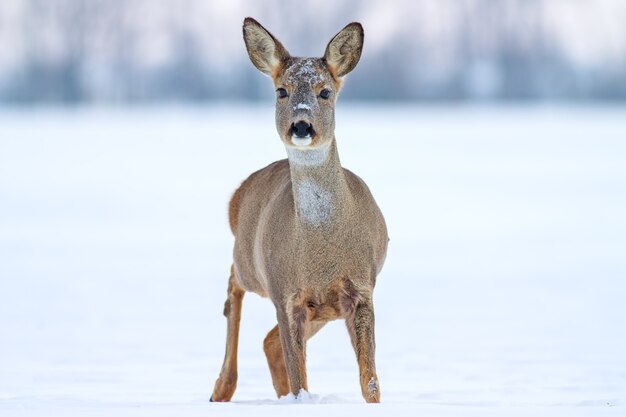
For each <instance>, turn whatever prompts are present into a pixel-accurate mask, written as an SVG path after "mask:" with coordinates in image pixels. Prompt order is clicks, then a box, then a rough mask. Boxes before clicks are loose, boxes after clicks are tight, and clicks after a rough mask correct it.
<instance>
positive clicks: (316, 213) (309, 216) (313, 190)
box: [295, 180, 332, 226]
mask: <svg viewBox="0 0 626 417" xmlns="http://www.w3.org/2000/svg"><path fill="white" fill-rule="evenodd" d="M295 188H296V189H295V192H296V201H295V203H296V210H297V212H298V215H299V216H301V217H302V218H303V219H304V220H305V221H306V222H307V223H309V224H311V225H315V226H317V225H320V224H323V223H326V221H328V219H329V218H330V212H331V210H332V204H331V194H330V192H328V190H326V189H324V188H323V187H321V186H320V185H319V184H317V183H316V182H314V181H311V180H304V181H302V182H300V183H298V184H296V187H295Z"/></svg>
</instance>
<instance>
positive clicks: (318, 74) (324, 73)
mask: <svg viewBox="0 0 626 417" xmlns="http://www.w3.org/2000/svg"><path fill="white" fill-rule="evenodd" d="M285 75H286V77H287V81H288V82H289V83H290V84H298V83H303V82H305V83H307V84H309V85H311V86H314V85H316V84H320V83H323V82H329V81H330V74H329V73H328V69H326V67H325V65H324V64H323V63H322V62H321V59H320V58H304V59H298V60H296V61H295V62H294V63H293V64H291V65H290V66H289V67H287V69H286V70H285Z"/></svg>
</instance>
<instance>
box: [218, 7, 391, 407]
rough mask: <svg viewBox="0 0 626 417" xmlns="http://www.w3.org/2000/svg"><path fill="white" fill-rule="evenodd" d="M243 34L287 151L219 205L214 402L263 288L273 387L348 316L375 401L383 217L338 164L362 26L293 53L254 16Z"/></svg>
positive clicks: (295, 377)
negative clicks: (340, 111) (342, 92)
mask: <svg viewBox="0 0 626 417" xmlns="http://www.w3.org/2000/svg"><path fill="white" fill-rule="evenodd" d="M243 38H244V41H245V44H246V48H247V50H248V55H249V56H250V59H251V60H252V63H253V64H254V66H255V67H256V68H257V69H259V70H260V71H261V72H262V73H264V74H265V75H268V76H270V77H271V78H272V81H273V82H274V87H275V89H276V127H277V129H278V134H279V136H280V138H281V139H282V141H283V143H284V145H285V147H286V148H287V155H288V159H283V160H281V161H277V162H274V163H273V164H270V165H268V166H267V167H265V168H263V169H261V170H259V171H257V172H255V173H253V174H252V175H250V176H249V177H248V178H247V179H246V180H245V181H244V182H243V183H242V184H241V186H240V187H239V188H238V189H237V190H236V191H235V193H234V195H233V196H232V198H231V200H230V204H229V221H230V227H231V229H232V232H233V234H234V235H235V247H234V251H233V256H234V261H233V266H232V268H231V274H230V279H229V281H228V298H227V299H226V303H225V305H224V315H225V316H226V319H227V338H226V355H225V358H224V364H223V365H222V369H221V372H220V375H219V377H218V379H217V381H216V382H215V388H214V389H213V395H212V396H211V400H212V401H229V400H230V399H231V397H232V396H233V394H234V392H235V388H236V384H237V342H238V337H239V336H238V334H239V320H240V317H241V303H242V299H243V295H244V293H245V292H246V291H252V292H255V293H257V294H259V295H261V296H263V297H269V298H270V300H271V301H272V302H273V303H274V306H275V307H276V317H277V319H278V325H277V326H276V327H274V328H273V329H272V330H270V332H269V333H268V335H267V337H266V338H265V341H264V343H263V347H264V351H265V355H266V356H267V362H268V364H269V368H270V373H271V375H272V382H273V384H274V388H275V390H276V394H277V395H278V396H279V397H280V396H283V395H287V394H288V393H289V392H291V393H293V394H294V395H299V394H300V392H301V390H305V391H306V390H308V387H307V376H306V367H305V355H306V354H305V351H306V341H307V340H308V339H309V338H310V337H311V336H313V335H314V334H315V333H316V332H317V331H319V330H320V329H321V328H322V327H323V326H324V324H325V323H326V322H328V321H330V320H334V319H338V318H343V319H345V321H346V325H347V328H348V332H349V334H350V338H351V341H352V345H353V347H354V350H355V352H356V356H357V361H358V364H359V374H360V383H361V392H362V394H363V397H364V398H365V400H366V401H367V402H379V401H380V387H379V383H378V377H377V375H376V366H375V362H374V349H375V342H374V307H373V302H372V293H373V290H374V284H375V283H376V276H377V275H378V273H379V272H380V270H381V268H382V266H383V262H384V260H385V255H386V251H387V242H388V240H389V239H388V237H387V228H386V226H385V220H384V218H383V215H382V213H381V212H380V210H379V208H378V206H377V205H376V202H375V201H374V198H373V197H372V195H371V194H370V191H369V189H368V187H367V185H365V183H364V182H363V180H361V179H360V178H359V177H357V176H356V175H355V174H353V173H352V172H350V171H348V170H347V169H345V168H342V167H341V164H340V162H339V155H338V153H337V144H336V141H335V134H334V129H335V102H336V99H337V95H338V93H339V89H340V88H341V84H342V80H343V77H344V76H345V75H346V74H348V73H349V72H350V71H352V70H353V69H354V67H355V66H356V64H357V63H358V62H359V58H360V56H361V50H362V47H363V28H362V27H361V25H360V24H359V23H350V24H349V25H347V26H346V27H345V28H344V29H343V30H341V31H340V32H339V33H338V34H337V35H336V36H335V37H334V38H333V39H332V40H331V41H330V43H329V44H328V46H327V47H326V52H325V53H324V57H323V58H296V57H292V56H291V55H289V52H287V50H286V49H285V48H284V47H283V45H282V44H281V43H280V42H279V41H278V40H277V39H276V38H275V37H274V36H272V34H271V33H269V32H268V31H267V30H266V29H265V28H264V27H263V26H261V25H260V24H259V23H258V22H257V21H256V20H254V19H252V18H246V19H245V20H244V23H243Z"/></svg>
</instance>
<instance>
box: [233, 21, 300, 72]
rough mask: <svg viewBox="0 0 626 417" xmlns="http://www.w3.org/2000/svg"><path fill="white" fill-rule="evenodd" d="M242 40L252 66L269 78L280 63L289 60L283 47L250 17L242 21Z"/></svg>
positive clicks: (287, 53)
mask: <svg viewBox="0 0 626 417" xmlns="http://www.w3.org/2000/svg"><path fill="white" fill-rule="evenodd" d="M243 40H244V42H245V43H246V49H247V50H248V56H249V57H250V60H251V61H252V63H253V64H254V66H255V67H257V68H258V70H259V71H261V72H262V73H264V74H265V75H269V76H270V77H271V76H272V75H273V73H274V70H275V69H276V68H278V66H279V65H280V63H281V62H282V61H284V60H285V59H287V58H289V52H287V50H286V49H285V47H284V46H283V45H282V44H281V43H280V42H279V41H278V40H277V39H276V38H275V37H274V36H272V34H271V33H269V32H268V31H267V30H266V29H265V28H264V27H263V26H261V24H260V23H259V22H257V21H256V20H254V19H253V18H251V17H246V18H245V19H244V21H243Z"/></svg>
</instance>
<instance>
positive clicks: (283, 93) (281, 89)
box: [276, 88, 289, 98]
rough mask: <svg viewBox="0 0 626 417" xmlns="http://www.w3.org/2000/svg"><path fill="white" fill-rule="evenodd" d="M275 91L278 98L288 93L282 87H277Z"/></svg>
mask: <svg viewBox="0 0 626 417" xmlns="http://www.w3.org/2000/svg"><path fill="white" fill-rule="evenodd" d="M276 93H277V94H278V98H285V97H287V96H288V95H289V94H287V90H285V89H284V88H279V89H278V90H276Z"/></svg>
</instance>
